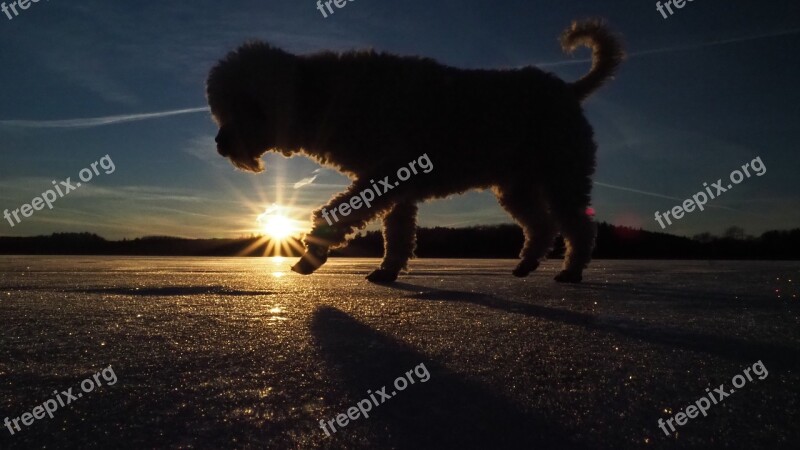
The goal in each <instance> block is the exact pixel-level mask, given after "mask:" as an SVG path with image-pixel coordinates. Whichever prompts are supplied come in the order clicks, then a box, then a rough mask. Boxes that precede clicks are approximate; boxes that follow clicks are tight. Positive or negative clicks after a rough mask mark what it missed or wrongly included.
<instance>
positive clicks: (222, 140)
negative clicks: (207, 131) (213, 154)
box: [214, 129, 230, 156]
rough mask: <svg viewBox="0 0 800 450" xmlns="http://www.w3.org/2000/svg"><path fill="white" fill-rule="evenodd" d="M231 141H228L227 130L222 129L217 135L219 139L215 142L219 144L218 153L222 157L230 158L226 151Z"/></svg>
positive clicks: (216, 138) (215, 139)
mask: <svg viewBox="0 0 800 450" xmlns="http://www.w3.org/2000/svg"><path fill="white" fill-rule="evenodd" d="M229 140H230V139H228V133H227V132H226V131H225V129H220V130H219V133H217V137H215V138H214V142H216V143H217V152H218V153H219V154H220V155H222V156H228V152H227V150H225V149H226V148H227V147H228V145H229V142H228V141H229Z"/></svg>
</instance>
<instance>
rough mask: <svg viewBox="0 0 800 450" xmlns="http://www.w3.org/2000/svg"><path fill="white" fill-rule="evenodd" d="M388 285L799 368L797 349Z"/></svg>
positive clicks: (477, 295) (746, 360)
mask: <svg viewBox="0 0 800 450" xmlns="http://www.w3.org/2000/svg"><path fill="white" fill-rule="evenodd" d="M385 286H386V287H388V288H392V289H398V290H402V291H406V292H414V294H410V295H407V296H406V298H409V299H415V300H429V301H430V300H434V301H447V302H466V303H472V304H476V305H481V306H485V307H487V308H492V309H498V310H501V311H505V312H508V313H513V314H523V315H526V316H529V317H537V318H540V319H544V320H550V321H553V322H560V323H564V324H567V325H572V326H579V327H583V328H586V329H590V330H599V331H604V332H609V333H614V334H617V335H619V336H622V337H624V338H628V339H635V340H640V341H644V342H649V343H652V344H657V345H662V346H667V347H673V348H681V349H684V350H690V351H699V352H703V353H707V354H711V355H714V356H718V357H721V358H724V359H728V360H731V361H736V362H741V363H744V364H752V363H753V361H758V360H764V361H767V360H768V361H769V363H770V364H771V365H774V366H775V367H776V368H785V369H800V350H798V349H797V348H796V347H791V346H786V345H781V344H774V343H764V342H759V341H753V340H745V339H740V338H735V337H722V336H718V335H714V334H708V333H700V332H696V331H692V330H686V329H681V328H674V327H662V326H652V325H648V324H643V323H641V322H636V321H633V320H629V319H625V318H609V317H599V316H595V315H593V314H587V313H583V312H575V311H570V310H567V309H559V308H551V307H548V306H541V305H535V304H531V303H524V302H520V301H514V300H507V299H504V298H500V297H496V296H494V295H490V294H482V293H476V292H464V291H458V290H439V289H432V288H429V287H425V286H416V285H413V284H408V283H394V284H387V285H385Z"/></svg>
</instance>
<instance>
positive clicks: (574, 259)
mask: <svg viewBox="0 0 800 450" xmlns="http://www.w3.org/2000/svg"><path fill="white" fill-rule="evenodd" d="M591 189H592V181H591V179H589V177H588V176H586V177H583V179H582V180H581V181H579V182H576V184H572V185H569V186H564V185H562V186H561V189H560V190H557V191H555V192H556V194H555V195H557V196H558V201H556V200H551V202H550V204H551V205H552V211H553V215H554V216H555V218H556V222H557V223H558V226H559V228H560V229H561V234H562V235H563V236H564V243H565V244H566V247H567V251H566V254H565V255H564V267H563V270H562V271H561V273H559V274H558V275H556V277H555V280H556V281H558V282H561V283H579V282H580V281H581V279H582V278H583V277H582V272H583V269H585V268H586V266H587V265H588V264H589V261H590V260H591V259H592V250H594V242H595V236H596V235H597V227H596V225H595V223H594V222H593V221H592V218H591V216H589V214H588V213H587V207H588V206H589V198H590V192H591Z"/></svg>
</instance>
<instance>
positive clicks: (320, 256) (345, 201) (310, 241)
mask: <svg viewBox="0 0 800 450" xmlns="http://www.w3.org/2000/svg"><path fill="white" fill-rule="evenodd" d="M364 179H365V180H368V179H370V178H369V177H364ZM391 188H392V187H391V185H384V186H381V185H375V184H370V183H368V182H366V181H360V180H359V181H356V182H354V183H353V184H351V185H350V187H349V188H347V190H346V191H344V192H341V193H339V194H337V195H335V196H334V197H333V198H332V199H331V200H330V201H329V202H328V204H326V205H325V206H323V207H322V208H320V209H318V210H316V211H314V213H313V214H312V220H313V221H314V227H313V228H312V229H311V232H309V233H308V234H307V235H306V236H305V239H304V240H303V242H304V243H305V245H306V252H305V254H303V256H302V257H301V258H300V261H298V262H297V264H295V265H294V266H292V270H293V271H295V272H297V273H299V274H303V275H309V274H312V273H314V271H315V270H317V269H319V267H320V266H322V265H323V264H325V262H326V261H327V260H328V249H329V248H331V247H339V246H342V245H343V244H344V243H345V242H346V241H347V237H348V236H349V235H351V234H352V233H354V232H355V231H356V230H358V229H360V228H363V227H364V226H365V225H366V224H367V223H368V222H369V221H370V220H372V219H374V218H375V217H377V216H378V215H379V214H381V213H383V212H384V211H386V210H387V209H389V208H390V207H391V206H392V200H391V197H392V195H391V193H390V192H389V190H390V189H391Z"/></svg>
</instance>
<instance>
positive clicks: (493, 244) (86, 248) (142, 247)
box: [0, 223, 800, 260]
mask: <svg viewBox="0 0 800 450" xmlns="http://www.w3.org/2000/svg"><path fill="white" fill-rule="evenodd" d="M295 243H296V244H298V246H300V242H299V240H297V239H295ZM521 246H522V230H520V228H519V227H517V226H516V225H493V226H479V227H470V228H442V227H436V228H420V229H419V230H418V232H417V251H416V254H417V256H418V257H421V258H516V257H517V255H518V253H519V250H520V248H521ZM272 247H273V246H272V245H270V243H269V241H268V239H266V238H263V237H258V236H252V237H248V238H240V239H184V238H176V237H168V236H149V237H142V238H137V239H130V240H129V239H123V240H121V241H109V240H106V239H103V238H102V237H100V236H98V235H96V234H91V233H55V234H52V235H50V236H35V237H0V254H6V255H21V254H29V255H141V256H262V255H265V254H266V253H267V249H268V248H272ZM282 247H284V248H289V247H290V246H288V245H283V246H282ZM382 249H383V239H382V237H381V234H380V232H379V231H369V232H362V233H360V234H359V235H358V236H356V237H355V239H353V240H352V241H351V242H350V244H349V245H348V246H347V247H345V248H343V249H339V250H336V251H334V256H361V257H378V256H381V254H382ZM563 253H564V244H563V241H562V240H561V239H560V238H559V239H558V240H557V242H556V246H555V248H554V250H553V252H552V254H551V255H550V256H551V257H555V258H557V257H560V256H562V255H563ZM273 254H274V252H272V251H271V252H270V255H273ZM282 254H283V256H299V252H298V251H297V250H291V251H283V252H282ZM594 257H595V258H607V259H778V260H796V259H800V229H794V230H789V231H768V232H766V233H764V234H762V235H761V236H760V237H752V236H745V234H744V231H743V230H741V229H740V228H735V227H734V228H730V229H729V230H728V231H726V232H725V234H724V235H723V236H722V237H716V236H711V235H709V234H708V233H704V234H701V235H697V236H695V237H694V238H687V237H680V236H673V235H670V234H665V233H654V232H650V231H644V230H639V229H633V228H628V227H620V226H615V225H610V224H607V223H601V224H599V225H598V236H597V247H596V249H595V252H594Z"/></svg>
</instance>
